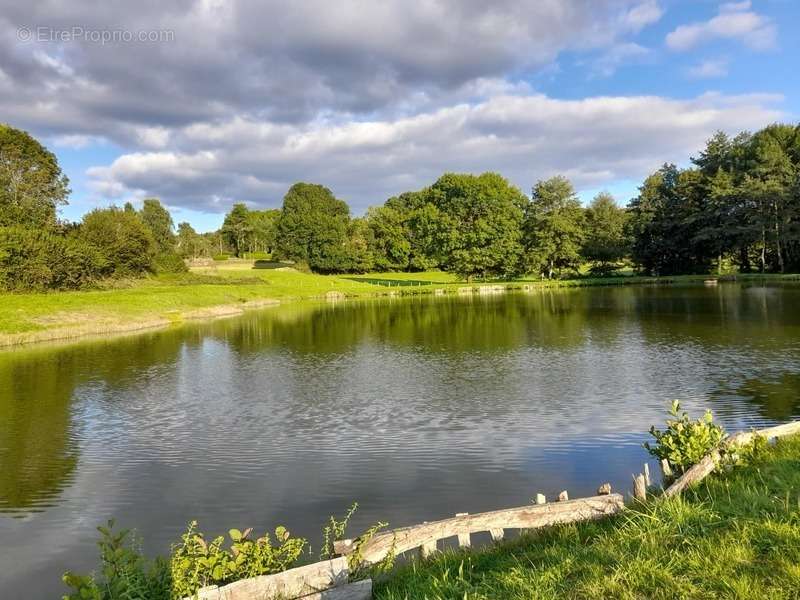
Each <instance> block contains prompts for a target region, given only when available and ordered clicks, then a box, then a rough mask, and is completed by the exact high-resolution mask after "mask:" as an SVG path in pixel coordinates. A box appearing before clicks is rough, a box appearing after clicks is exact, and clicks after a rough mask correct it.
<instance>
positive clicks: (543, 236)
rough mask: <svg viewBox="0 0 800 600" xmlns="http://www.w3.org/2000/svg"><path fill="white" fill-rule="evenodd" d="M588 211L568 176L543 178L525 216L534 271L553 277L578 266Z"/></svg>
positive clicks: (529, 260)
mask: <svg viewBox="0 0 800 600" xmlns="http://www.w3.org/2000/svg"><path fill="white" fill-rule="evenodd" d="M584 225H585V223H584V214H583V208H582V207H581V203H580V201H579V200H578V198H577V196H576V195H575V190H574V189H573V187H572V184H571V183H570V182H569V180H567V179H566V178H565V177H560V176H558V177H552V178H551V179H547V180H545V181H539V182H538V183H537V184H536V185H535V186H534V188H533V198H532V201H531V203H530V205H529V207H528V211H527V214H526V216H525V223H524V230H525V253H526V256H525V258H526V264H527V266H528V269H529V271H530V272H535V273H539V274H541V275H542V276H547V277H548V278H551V277H552V276H553V274H555V273H556V272H557V271H561V270H562V269H571V270H577V269H578V267H579V266H580V259H581V255H580V250H581V245H582V243H583V238H584V235H585V232H584Z"/></svg>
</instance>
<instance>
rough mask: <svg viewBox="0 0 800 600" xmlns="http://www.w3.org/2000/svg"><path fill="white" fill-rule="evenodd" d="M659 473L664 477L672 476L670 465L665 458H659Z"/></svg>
mask: <svg viewBox="0 0 800 600" xmlns="http://www.w3.org/2000/svg"><path fill="white" fill-rule="evenodd" d="M661 474H662V475H663V476H664V479H669V478H671V477H672V467H670V466H669V461H668V460H667V459H666V458H662V459H661Z"/></svg>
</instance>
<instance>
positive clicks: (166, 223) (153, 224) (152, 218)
mask: <svg viewBox="0 0 800 600" xmlns="http://www.w3.org/2000/svg"><path fill="white" fill-rule="evenodd" d="M139 217H140V218H141V219H142V222H143V223H144V224H145V225H147V227H148V229H150V233H152V234H153V239H154V240H155V241H156V247H157V248H158V251H159V252H162V253H164V252H172V251H173V250H174V246H175V234H174V233H173V229H174V225H173V223H172V215H170V214H169V211H168V210H167V209H166V208H164V207H163V206H162V205H161V202H160V201H159V199H158V198H145V201H144V204H143V205H142V210H140V211H139Z"/></svg>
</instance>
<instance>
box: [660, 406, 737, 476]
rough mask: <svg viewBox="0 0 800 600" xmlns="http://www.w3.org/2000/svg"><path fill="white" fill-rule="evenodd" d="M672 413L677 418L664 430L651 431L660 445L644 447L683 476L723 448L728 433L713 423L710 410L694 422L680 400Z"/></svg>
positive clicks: (673, 407) (669, 420)
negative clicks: (714, 450) (719, 446)
mask: <svg viewBox="0 0 800 600" xmlns="http://www.w3.org/2000/svg"><path fill="white" fill-rule="evenodd" d="M669 414H670V415H672V416H673V417H675V418H674V419H667V428H666V429H665V430H664V431H660V430H658V429H656V428H655V427H651V428H650V435H652V436H653V437H654V438H655V439H656V445H655V446H651V445H650V443H649V442H645V443H644V447H645V448H646V449H647V451H648V452H649V453H650V454H651V455H653V456H655V457H657V458H659V459H666V460H667V462H669V464H670V466H671V467H672V468H673V469H674V470H676V471H677V472H678V473H683V472H684V471H686V469H688V468H689V467H691V466H692V465H695V464H697V463H698V462H700V460H701V459H702V458H703V457H704V456H705V455H706V454H708V452H709V451H711V450H712V449H713V448H715V447H716V446H718V445H719V443H720V442H721V441H722V440H723V438H724V437H725V430H724V429H723V428H722V427H720V426H719V425H716V424H714V423H713V417H712V415H711V411H709V410H707V411H706V414H705V415H704V416H703V417H702V418H700V419H697V420H696V421H692V420H691V419H689V415H688V414H687V413H685V412H683V413H682V412H681V403H680V402H678V401H677V400H675V401H674V402H673V403H672V408H671V409H670V411H669Z"/></svg>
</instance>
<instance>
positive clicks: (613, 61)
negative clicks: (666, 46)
mask: <svg viewBox="0 0 800 600" xmlns="http://www.w3.org/2000/svg"><path fill="white" fill-rule="evenodd" d="M650 55H651V51H650V50H649V49H648V48H645V47H644V46H640V45H639V44H636V43H633V42H627V43H622V44H616V45H615V46H612V47H611V48H609V49H608V50H607V51H605V52H603V53H602V54H601V55H600V56H599V57H598V58H596V59H595V60H593V61H591V63H590V64H591V66H592V67H593V69H594V71H595V73H596V74H598V75H601V76H603V77H610V76H611V75H613V74H614V73H615V72H616V71H617V69H619V68H620V67H621V66H623V65H626V64H631V63H636V62H641V61H643V60H645V59H646V58H647V57H649V56H650Z"/></svg>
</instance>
